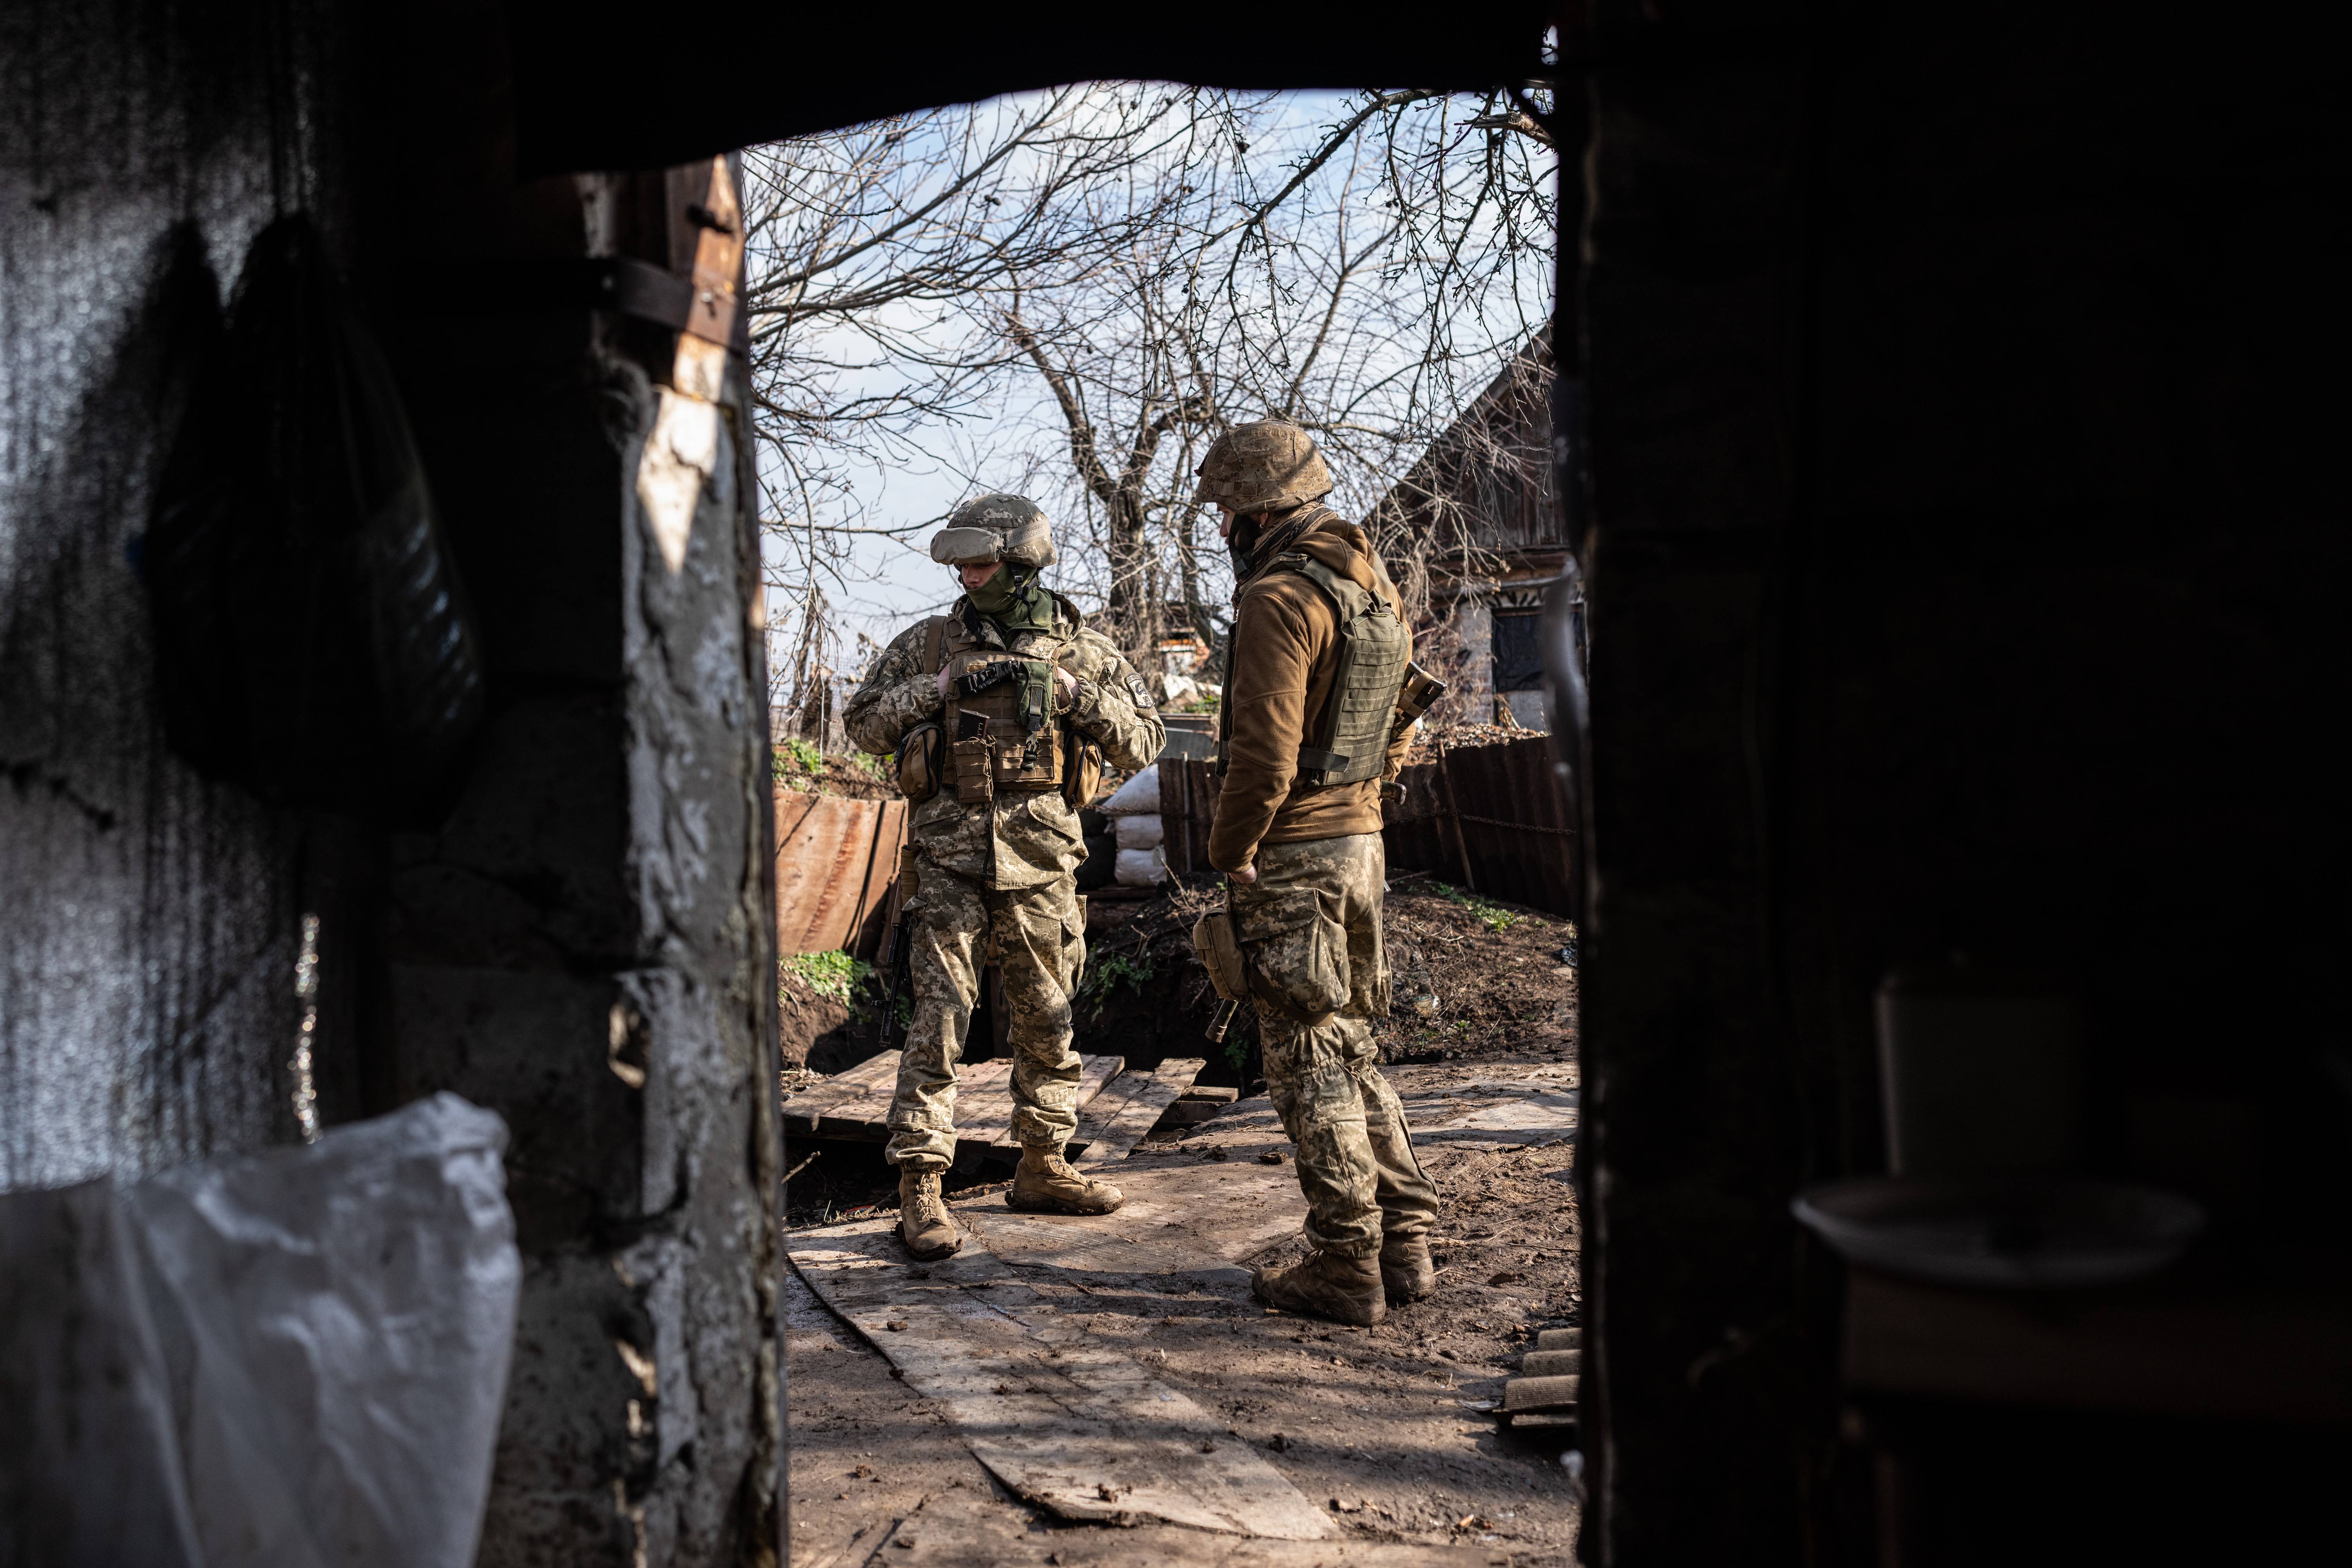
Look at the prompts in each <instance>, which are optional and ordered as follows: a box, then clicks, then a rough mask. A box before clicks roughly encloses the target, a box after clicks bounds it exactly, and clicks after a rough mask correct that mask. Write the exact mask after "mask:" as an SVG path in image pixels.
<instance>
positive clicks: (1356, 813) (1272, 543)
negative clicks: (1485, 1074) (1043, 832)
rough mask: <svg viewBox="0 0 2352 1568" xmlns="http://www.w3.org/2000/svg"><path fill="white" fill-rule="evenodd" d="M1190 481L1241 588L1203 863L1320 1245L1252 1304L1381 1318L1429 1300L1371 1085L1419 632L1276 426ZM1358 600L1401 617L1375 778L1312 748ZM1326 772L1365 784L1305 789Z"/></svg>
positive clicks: (1394, 635)
mask: <svg viewBox="0 0 2352 1568" xmlns="http://www.w3.org/2000/svg"><path fill="white" fill-rule="evenodd" d="M1200 473H1201V489H1200V492H1199V498H1200V499H1202V500H1212V501H1215V502H1216V503H1217V504H1218V505H1219V506H1221V507H1222V508H1223V521H1222V523H1221V525H1220V527H1221V530H1222V531H1223V533H1224V535H1225V539H1226V542H1227V544H1228V545H1229V547H1230V548H1231V549H1232V551H1233V554H1234V573H1235V576H1236V578H1237V580H1238V581H1237V585H1236V587H1235V589H1234V606H1235V610H1234V631H1233V640H1232V643H1231V645H1230V648H1229V651H1228V653H1227V656H1226V660H1225V689H1224V698H1223V703H1222V704H1221V712H1220V720H1221V735H1220V740H1219V746H1218V753H1219V762H1218V765H1219V767H1220V768H1221V770H1222V771H1223V779H1224V783H1223V790H1222V792H1221V793H1220V794H1219V795H1218V797H1217V813H1216V819H1215V821H1214V822H1213V823H1212V824H1211V826H1210V829H1209V859H1210V863H1211V864H1212V865H1213V866H1215V867H1216V868H1218V869H1219V870H1221V871H1223V872H1224V873H1225V874H1226V879H1227V881H1226V889H1227V902H1228V906H1229V908H1230V910H1231V915H1232V920H1233V927H1234V939H1235V941H1236V943H1237V944H1238V946H1239V947H1240V949H1241V952H1242V955H1243V958H1244V961H1245V963H1246V965H1247V968H1248V981H1249V990H1250V994H1251V996H1252V998H1253V999H1254V1000H1255V1003H1256V1005H1257V1013H1258V1020H1259V1041H1260V1045H1261V1047H1262V1049H1263V1053H1264V1057H1265V1080H1266V1092H1267V1094H1268V1096H1269V1097H1270V1098H1271V1099H1272V1100H1273V1101H1274V1105H1275V1109H1276V1112H1277V1113H1278V1114H1280V1116H1281V1117H1282V1120H1283V1125H1284V1127H1285V1129H1286V1131H1288V1132H1289V1134H1290V1136H1291V1139H1292V1141H1293V1142H1296V1143H1297V1149H1298V1157H1297V1163H1298V1184H1299V1186H1300V1188H1301V1190H1302V1191H1303V1192H1304V1193H1305V1194H1306V1196H1307V1226H1306V1230H1307V1240H1308V1242H1309V1243H1310V1244H1312V1245H1313V1247H1314V1248H1315V1251H1314V1252H1313V1254H1312V1255H1310V1256H1309V1257H1308V1258H1307V1261H1305V1262H1304V1263H1302V1264H1300V1265H1298V1266H1297V1267H1296V1268H1289V1269H1286V1270H1284V1271H1282V1272H1280V1273H1273V1272H1269V1271H1266V1270H1260V1271H1259V1273H1258V1276H1257V1279H1256V1281H1255V1289H1256V1292H1257V1294H1258V1297H1259V1299H1260V1300H1264V1301H1265V1302H1267V1303H1268V1304H1270V1305H1273V1306H1276V1307H1282V1308H1286V1309H1288V1310H1293V1311H1305V1312H1312V1313H1314V1314H1316V1315H1318V1316H1321V1317H1328V1318H1334V1319H1337V1320H1339V1321H1342V1322H1351V1323H1376V1322H1379V1321H1381V1318H1382V1317H1383V1316H1384V1315H1385V1313H1386V1310H1387V1305H1388V1303H1389V1302H1391V1301H1395V1302H1399V1303H1402V1302H1403V1301H1408V1300H1415V1299H1417V1298H1419V1297H1422V1296H1425V1295H1427V1294H1428V1293H1429V1291H1430V1289H1431V1288H1432V1286H1433V1283H1434V1279H1433V1271H1432V1268H1431V1266H1430V1260H1429V1244H1428V1232H1429V1226H1430V1224H1431V1222H1432V1220H1433V1219H1434V1217H1435V1215H1436V1213H1437V1194H1436V1189H1435V1188H1434V1187H1433V1186H1432V1184H1430V1181H1429V1178H1428V1176H1427V1175H1426V1174H1425V1173H1423V1170H1422V1168H1421V1163H1420V1161H1419V1160H1417V1159H1416V1158H1415V1157H1414V1155H1413V1152H1412V1129H1411V1128H1410V1127H1408V1126H1407V1125H1406V1122H1405V1115H1404V1108H1403V1107H1402V1105H1401V1104H1399V1103H1398V1100H1397V1097H1396V1092H1395V1090H1393V1089H1391V1088H1390V1087H1389V1084H1388V1080H1387V1079H1384V1078H1383V1077H1381V1071H1380V1068H1379V1063H1378V1056H1377V1053H1376V1051H1375V1049H1374V1047H1373V1044H1372V1035H1371V1025H1370V1020H1372V1019H1373V1018H1376V1017H1385V1016H1388V1008H1389V973H1388V960H1387V955H1386V952H1385V951H1384V949H1383V947H1382V943H1381V896H1382V893H1383V891H1384V889H1385V886H1386V872H1387V865H1386V859H1385V857H1384V856H1383V854H1382V852H1381V785H1382V784H1383V783H1385V782H1387V781H1389V780H1391V779H1393V778H1395V777H1396V775H1397V773H1398V772H1399V771H1400V770H1401V769H1402V766H1403V763H1404V753H1405V751H1406V748H1407V747H1408V745H1409V744H1410V742H1409V740H1408V738H1407V732H1406V731H1404V730H1403V728H1402V727H1399V726H1394V725H1392V724H1391V714H1392V713H1393V710H1394V702H1395V696H1394V692H1395V689H1394V685H1393V679H1394V675H1395V674H1396V673H1397V672H1399V671H1401V670H1402V668H1403V663H1404V658H1405V657H1406V656H1409V654H1410V651H1411V637H1410V633H1409V632H1405V631H1403V630H1402V626H1401V623H1402V618H1403V606H1402V603H1401V602H1400V600H1399V597H1398V595H1397V591H1396V585H1395V584H1394V583H1392V582H1391V581H1390V578H1389V574H1388V572H1387V570H1386V568H1385V567H1383V566H1382V565H1381V560H1380V556H1379V554H1378V553H1377V552H1375V551H1374V550H1373V548H1372V545H1371V542H1370V539H1369V538H1368V537H1367V536H1366V534H1365V532H1364V531H1363V530H1362V529H1361V528H1360V527H1358V526H1357V525H1356V524H1354V523H1352V522H1349V521H1347V520H1346V519H1344V518H1342V517H1340V516H1339V514H1338V513H1336V512H1334V511H1332V510H1330V509H1329V508H1328V507H1326V506H1324V505H1322V504H1321V502H1320V498H1321V497H1322V496H1324V495H1327V494H1328V493H1329V491H1330V489H1331V479H1330V476H1329V474H1328V472H1327V471H1326V470H1325V468H1324V466H1323V459H1322V457H1321V455H1320V454H1319V453H1318V452H1317V451H1316V449H1315V444H1314V442H1313V441H1311V440H1310V439H1308V437H1307V434H1306V433H1305V432H1304V431H1302V430H1300V429H1298V428H1297V426H1292V425H1288V424H1285V423H1282V422H1280V421H1276V420H1265V421H1262V422H1259V423H1256V424H1253V425H1243V426H1236V427H1235V428H1234V429H1233V430H1232V431H1230V432H1228V433H1227V434H1226V435H1225V436H1224V437H1222V438H1221V439H1220V440H1219V441H1218V442H1217V444H1216V445H1215V446H1214V447H1212V448H1211V449H1210V451H1209V455H1208V457H1207V458H1206V459H1205V460H1204V461H1203V462H1202V465H1201V469H1200ZM1365 595H1370V596H1371V598H1372V599H1375V600H1377V601H1378V602H1379V604H1380V605H1385V606H1386V615H1387V616H1390V617H1393V620H1392V621H1391V622H1390V624H1389V626H1387V627H1385V628H1384V631H1385V635H1386V636H1387V637H1389V638H1390V639H1391V640H1390V645H1389V656H1390V657H1391V658H1392V659H1393V661H1394V662H1393V667H1392V668H1390V667H1384V668H1388V674H1387V676H1386V677H1385V678H1384V679H1382V680H1381V682H1380V683H1379V684H1380V686H1381V689H1380V690H1378V691H1376V692H1373V693H1371V694H1370V700H1372V701H1373V702H1374V703H1375V708H1374V710H1373V711H1372V719H1371V722H1372V724H1373V725H1375V726H1376V727H1377V734H1378V735H1379V737H1380V742H1381V743H1384V744H1385V746H1386V754H1385V756H1384V757H1382V758H1381V765H1380V766H1379V768H1378V769H1377V771H1373V770H1372V769H1371V768H1370V764H1369V763H1366V764H1365V765H1364V766H1360V767H1355V768H1349V767H1348V766H1347V763H1349V758H1347V757H1344V756H1339V755H1338V754H1337V753H1335V752H1328V751H1318V749H1317V746H1316V742H1317V741H1318V738H1320V737H1324V736H1327V735H1328V734H1329V733H1331V723H1330V721H1331V719H1332V716H1333V715H1332V708H1333V704H1334V703H1336V702H1339V701H1341V700H1343V699H1345V698H1349V693H1348V692H1343V691H1342V690H1340V689H1339V677H1340V663H1341V661H1340V644H1341V640H1342V639H1341V635H1340V634H1341V622H1342V618H1343V616H1346V615H1349V614H1361V613H1364V611H1365V609H1366V608H1367V607H1368V601H1367V600H1366V598H1365ZM1350 605H1352V606H1354V608H1352V609H1351V608H1349V607H1347V606H1350ZM1400 638H1401V639H1402V652H1399V651H1398V650H1397V648H1396V646H1395V643H1396V640H1397V639H1400ZM1350 684H1351V685H1356V684H1358V682H1356V681H1352V680H1351V682H1350ZM1353 700H1356V701H1358V702H1363V701H1365V700H1367V698H1366V696H1365V694H1364V693H1362V692H1361V691H1359V692H1358V693H1357V694H1356V695H1355V697H1354V698H1353ZM1357 728H1359V729H1360V728H1362V726H1360V725H1359V726H1357ZM1335 763H1336V764H1337V767H1336V770H1335V766H1334V764H1335ZM1335 771H1337V772H1344V773H1357V774H1362V775H1365V776H1360V777H1357V778H1355V779H1354V780H1353V781H1352V782H1341V783H1330V784H1321V783H1318V782H1316V781H1317V780H1318V779H1320V778H1321V777H1323V776H1324V775H1326V774H1329V773H1334V772H1335Z"/></svg>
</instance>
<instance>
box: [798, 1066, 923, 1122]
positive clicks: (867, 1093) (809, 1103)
mask: <svg viewBox="0 0 2352 1568" xmlns="http://www.w3.org/2000/svg"><path fill="white" fill-rule="evenodd" d="M898 1057H899V1053H898V1052H897V1051H884V1052H882V1053H880V1054H879V1055H877V1056H871V1057H868V1058H866V1059H865V1060H864V1061H862V1062H860V1063H858V1064H857V1065H856V1067H854V1068H850V1069H849V1070H848V1071H847V1072H845V1073H837V1074H835V1076H834V1077H832V1078H829V1079H825V1080H824V1082H823V1083H820V1084H813V1085H811V1086H810V1087H809V1088H807V1089H803V1090H801V1091H800V1092H799V1093H798V1094H795V1095H793V1097H792V1098H791V1099H790V1100H785V1101H784V1131H786V1132H788V1133H799V1134H800V1135H801V1136H803V1137H806V1136H808V1135H809V1134H811V1133H814V1131H816V1130H817V1124H818V1122H819V1121H822V1120H823V1119H824V1117H826V1116H830V1115H834V1114H835V1113H836V1112H838V1111H840V1110H841V1109H842V1108H843V1107H845V1106H848V1105H853V1104H861V1102H863V1103H862V1105H861V1110H864V1109H867V1108H871V1106H872V1104H873V1096H874V1094H875V1092H876V1089H877V1086H879V1089H880V1093H881V1100H880V1104H879V1110H878V1112H877V1120H878V1118H879V1117H880V1116H887V1115H888V1114H889V1110H890V1093H891V1091H892V1090H893V1089H896V1088H897V1087H898Z"/></svg>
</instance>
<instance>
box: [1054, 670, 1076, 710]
mask: <svg viewBox="0 0 2352 1568" xmlns="http://www.w3.org/2000/svg"><path fill="white" fill-rule="evenodd" d="M1054 684H1055V686H1056V687H1057V688H1059V689H1060V690H1061V693H1062V700H1063V701H1065V702H1070V701H1075V700H1076V699H1077V695H1078V678H1077V677H1076V676H1075V675H1072V674H1071V673H1070V672H1069V671H1068V670H1066V669H1063V668H1058V667H1056V668H1055V671H1054Z"/></svg>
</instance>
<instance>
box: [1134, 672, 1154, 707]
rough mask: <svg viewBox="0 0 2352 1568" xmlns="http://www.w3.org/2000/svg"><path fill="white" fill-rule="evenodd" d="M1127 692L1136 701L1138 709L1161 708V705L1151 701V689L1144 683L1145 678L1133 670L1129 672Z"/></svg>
mask: <svg viewBox="0 0 2352 1568" xmlns="http://www.w3.org/2000/svg"><path fill="white" fill-rule="evenodd" d="M1127 692H1128V695H1129V697H1131V698H1133V699H1134V700H1135V705H1136V706H1137V707H1138V708H1157V707H1159V706H1160V704H1158V703H1157V702H1154V701H1153V700H1151V688H1150V687H1149V686H1146V685H1145V684H1144V683H1143V677H1141V676H1139V675H1138V674H1136V673H1135V671H1133V670H1131V669H1130V670H1129V671H1128V672H1127Z"/></svg>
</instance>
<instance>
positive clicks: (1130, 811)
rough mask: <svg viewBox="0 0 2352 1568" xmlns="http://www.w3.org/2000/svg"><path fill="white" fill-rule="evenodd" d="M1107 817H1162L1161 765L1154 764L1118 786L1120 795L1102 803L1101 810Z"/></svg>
mask: <svg viewBox="0 0 2352 1568" xmlns="http://www.w3.org/2000/svg"><path fill="white" fill-rule="evenodd" d="M1099 809H1100V810H1101V811H1102V813H1103V815H1104V816H1135V815H1137V814H1138V813H1139V812H1147V811H1148V812H1150V813H1151V814H1152V815H1153V816H1159V815H1160V764H1159V763H1152V764H1151V765H1150V767H1148V768H1146V769H1144V770H1143V771H1142V772H1141V773H1138V774H1136V775H1135V776H1134V777H1133V778H1131V779H1129V780H1128V781H1127V782H1126V783H1125V784H1121V785H1119V786H1118V794H1116V795H1112V796H1111V797H1110V798H1109V799H1108V800H1107V801H1105V802H1103V803H1102V805H1101V807H1100V808H1099Z"/></svg>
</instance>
